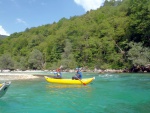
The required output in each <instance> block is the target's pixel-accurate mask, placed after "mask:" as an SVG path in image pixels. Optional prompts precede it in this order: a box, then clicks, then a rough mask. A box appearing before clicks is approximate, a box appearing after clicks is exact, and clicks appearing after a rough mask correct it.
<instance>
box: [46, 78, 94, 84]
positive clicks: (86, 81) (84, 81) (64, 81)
mask: <svg viewBox="0 0 150 113" xmlns="http://www.w3.org/2000/svg"><path fill="white" fill-rule="evenodd" d="M44 77H45V79H46V81H47V82H50V83H58V84H84V85H85V84H89V83H91V82H92V81H93V80H94V79H95V77H92V78H84V79H82V80H72V79H55V78H50V77H47V76H44Z"/></svg>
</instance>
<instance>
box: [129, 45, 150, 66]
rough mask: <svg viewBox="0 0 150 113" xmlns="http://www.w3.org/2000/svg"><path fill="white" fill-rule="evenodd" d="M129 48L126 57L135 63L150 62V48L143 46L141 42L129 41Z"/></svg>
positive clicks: (143, 63) (144, 63)
mask: <svg viewBox="0 0 150 113" xmlns="http://www.w3.org/2000/svg"><path fill="white" fill-rule="evenodd" d="M129 46H130V47H131V49H130V50H129V51H128V59H129V60H130V61H132V63H133V64H134V65H135V66H137V65H146V64H149V63H150V49H149V48H146V47H143V46H142V43H133V42H131V43H129Z"/></svg>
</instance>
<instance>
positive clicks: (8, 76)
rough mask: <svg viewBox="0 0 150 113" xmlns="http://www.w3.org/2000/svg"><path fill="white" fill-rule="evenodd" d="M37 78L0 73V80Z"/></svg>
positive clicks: (21, 74)
mask: <svg viewBox="0 0 150 113" xmlns="http://www.w3.org/2000/svg"><path fill="white" fill-rule="evenodd" d="M37 78H39V77H38V76H33V75H32V74H23V73H0V80H25V79H37Z"/></svg>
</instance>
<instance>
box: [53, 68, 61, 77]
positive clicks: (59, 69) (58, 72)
mask: <svg viewBox="0 0 150 113" xmlns="http://www.w3.org/2000/svg"><path fill="white" fill-rule="evenodd" d="M61 69H62V66H60V67H59V68H58V69H56V72H57V76H54V78H58V79H61V78H62V73H61Z"/></svg>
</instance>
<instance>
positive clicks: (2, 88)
mask: <svg viewBox="0 0 150 113" xmlns="http://www.w3.org/2000/svg"><path fill="white" fill-rule="evenodd" d="M10 84H11V82H4V83H2V84H0V98H1V97H2V96H3V95H4V94H5V93H6V91H7V89H8V88H9V86H10Z"/></svg>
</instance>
